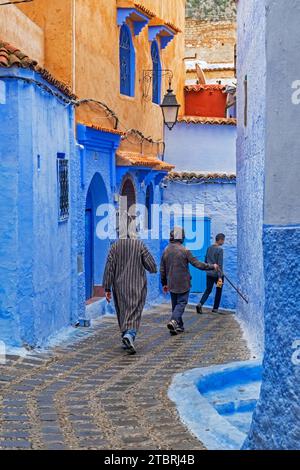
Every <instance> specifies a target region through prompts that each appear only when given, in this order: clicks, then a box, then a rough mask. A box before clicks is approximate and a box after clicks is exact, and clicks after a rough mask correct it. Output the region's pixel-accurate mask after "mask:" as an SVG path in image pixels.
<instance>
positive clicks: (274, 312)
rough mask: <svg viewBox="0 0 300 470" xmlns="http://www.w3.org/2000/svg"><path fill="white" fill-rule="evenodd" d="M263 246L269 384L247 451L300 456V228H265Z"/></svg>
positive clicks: (264, 387)
mask: <svg viewBox="0 0 300 470" xmlns="http://www.w3.org/2000/svg"><path fill="white" fill-rule="evenodd" d="M263 243H264V260H265V274H266V276H265V288H266V293H267V295H266V304H265V324H266V331H265V338H266V341H265V356H264V368H263V383H262V388H261V396H260V400H259V402H258V405H257V408H256V410H255V412H254V416H253V423H252V426H251V430H250V433H249V436H248V438H247V440H246V442H245V444H244V448H245V449H255V450H263V449H275V450H282V449H285V450H288V449H289V450H296V449H297V450H299V449H300V425H299V423H300V395H299V390H300V361H299V359H298V360H297V361H296V360H293V354H294V353H295V348H293V343H294V341H296V340H299V339H300V322H299V304H300V293H299V289H298V284H299V280H300V268H299V262H298V260H299V246H300V226H299V225H298V227H286V228H284V227H274V226H273V227H272V226H265V228H264V237H263ZM287 247H288V249H287ZM297 357H298V358H299V354H298V356H297Z"/></svg>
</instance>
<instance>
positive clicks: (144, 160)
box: [117, 150, 175, 171]
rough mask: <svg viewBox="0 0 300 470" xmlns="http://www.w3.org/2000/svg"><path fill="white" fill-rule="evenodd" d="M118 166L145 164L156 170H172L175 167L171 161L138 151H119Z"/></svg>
mask: <svg viewBox="0 0 300 470" xmlns="http://www.w3.org/2000/svg"><path fill="white" fill-rule="evenodd" d="M117 165H118V166H126V165H129V166H144V167H148V168H153V169H154V170H162V171H171V170H173V169H174V168H175V167H174V165H170V164H169V163H166V162H163V161H162V160H159V159H158V158H157V157H154V156H147V155H143V154H140V153H136V152H129V151H121V150H119V151H117Z"/></svg>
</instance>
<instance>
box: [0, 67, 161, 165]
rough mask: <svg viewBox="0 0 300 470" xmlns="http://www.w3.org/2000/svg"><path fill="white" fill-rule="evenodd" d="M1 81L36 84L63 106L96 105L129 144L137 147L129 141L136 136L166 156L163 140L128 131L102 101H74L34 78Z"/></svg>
mask: <svg viewBox="0 0 300 470" xmlns="http://www.w3.org/2000/svg"><path fill="white" fill-rule="evenodd" d="M1 79H10V80H20V81H23V82H25V83H27V84H34V85H36V86H37V87H39V88H41V89H42V90H43V91H45V92H46V93H49V94H51V95H52V96H53V97H55V98H56V99H57V100H58V101H59V102H60V103H61V104H63V105H64V106H66V107H67V106H80V105H82V104H87V103H95V104H97V105H99V106H101V107H102V109H104V111H105V112H106V113H107V117H112V118H113V119H114V120H115V127H114V129H115V130H117V129H118V128H119V127H123V129H124V133H125V136H124V138H125V139H127V140H128V142H129V143H131V144H132V145H135V144H136V142H132V141H130V139H129V137H128V136H129V135H132V134H133V135H136V136H137V137H139V138H140V140H141V143H143V142H145V141H146V142H148V143H150V144H154V145H158V146H159V145H162V146H163V153H162V155H163V156H164V154H165V148H166V144H165V142H164V141H163V140H153V139H152V138H151V137H146V136H145V135H144V134H143V133H142V132H141V131H139V130H138V129H127V127H126V126H125V125H124V124H123V123H122V122H120V120H119V118H118V116H117V115H116V113H115V112H114V111H113V110H112V109H110V108H109V107H108V106H107V105H106V104H105V103H103V102H102V101H98V100H95V99H93V98H84V99H81V100H77V99H73V98H70V97H67V96H66V95H64V94H63V93H59V92H56V91H54V90H53V89H52V88H51V87H50V86H48V85H46V84H45V83H42V82H40V81H38V80H35V79H34V78H26V77H17V76H15V75H2V76H0V80H1Z"/></svg>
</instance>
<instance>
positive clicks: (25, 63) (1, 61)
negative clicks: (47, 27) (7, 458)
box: [0, 39, 76, 100]
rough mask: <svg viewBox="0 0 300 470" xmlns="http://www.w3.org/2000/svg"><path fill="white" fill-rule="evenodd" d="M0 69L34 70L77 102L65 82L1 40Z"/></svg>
mask: <svg viewBox="0 0 300 470" xmlns="http://www.w3.org/2000/svg"><path fill="white" fill-rule="evenodd" d="M0 67H4V68H7V69H8V68H12V67H19V68H22V69H29V70H33V71H34V72H37V73H38V74H40V75H41V76H42V77H43V79H44V80H46V81H47V82H48V83H50V84H51V85H53V86H55V87H56V88H57V89H58V90H59V91H61V92H62V93H63V94H64V95H65V96H67V97H69V98H71V99H73V100H76V96H75V95H74V94H73V93H72V91H71V90H70V88H69V87H68V86H67V85H66V84H65V83H63V82H61V81H59V80H57V79H56V78H55V77H54V76H53V75H52V74H51V73H50V72H49V71H48V70H46V69H44V68H42V67H40V66H39V65H38V63H37V62H36V61H35V60H33V59H30V58H29V57H28V56H27V55H26V54H24V53H23V52H21V51H20V49H18V48H17V47H14V46H12V45H11V44H9V43H8V42H5V41H3V40H1V39H0Z"/></svg>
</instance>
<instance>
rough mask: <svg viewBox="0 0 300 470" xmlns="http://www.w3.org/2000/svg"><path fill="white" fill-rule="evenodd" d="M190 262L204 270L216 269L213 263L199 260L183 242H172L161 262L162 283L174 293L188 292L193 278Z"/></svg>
mask: <svg viewBox="0 0 300 470" xmlns="http://www.w3.org/2000/svg"><path fill="white" fill-rule="evenodd" d="M189 264H191V265H192V266H194V267H195V268H198V269H201V270H202V271H207V270H210V269H214V267H213V265H211V264H206V263H201V261H198V260H197V258H195V257H194V256H193V255H192V253H191V252H190V251H189V250H187V249H186V248H185V247H184V246H183V245H182V244H181V243H176V242H175V243H170V244H169V245H168V246H167V248H166V249H165V251H164V252H163V256H162V259H161V264H160V276H161V283H162V285H163V286H168V287H169V290H170V292H173V293H174V294H183V293H185V292H188V291H189V290H190V288H191V279H192V277H191V274H190V271H189Z"/></svg>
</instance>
